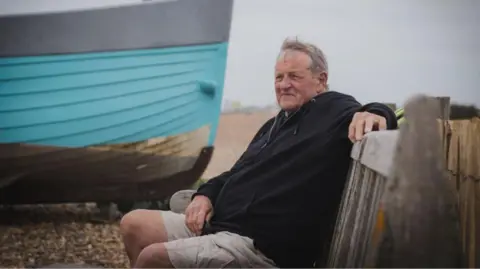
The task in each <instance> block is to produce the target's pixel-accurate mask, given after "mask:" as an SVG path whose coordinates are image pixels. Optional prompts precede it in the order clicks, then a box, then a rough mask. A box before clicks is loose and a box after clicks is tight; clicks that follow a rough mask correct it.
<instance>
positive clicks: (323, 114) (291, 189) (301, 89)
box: [120, 39, 397, 268]
mask: <svg viewBox="0 0 480 269" xmlns="http://www.w3.org/2000/svg"><path fill="white" fill-rule="evenodd" d="M327 78H328V66H327V61H326V59H325V57H324V55H323V53H322V51H321V50H320V49H318V48H317V47H316V46H314V45H311V44H308V43H304V42H301V41H298V40H288V39H287V40H286V41H285V42H284V43H283V45H282V47H281V51H280V54H279V56H278V59H277V62H276V65H275V93H276V97H277V101H278V104H279V105H280V107H281V111H280V112H279V113H278V115H277V116H276V117H274V118H272V119H270V120H268V121H267V122H266V123H265V124H264V125H263V126H262V127H261V128H260V130H259V131H258V132H257V134H256V135H255V136H254V137H253V139H252V141H251V143H250V145H249V146H248V148H247V149H246V151H245V152H244V153H243V155H242V156H241V157H240V159H239V160H238V161H237V162H236V163H235V165H234V166H233V167H232V168H231V169H230V170H229V171H226V172H224V173H223V174H221V175H219V176H217V177H215V178H212V179H210V181H208V182H207V183H205V184H203V185H202V186H200V188H199V189H198V191H197V192H196V193H195V194H194V196H193V198H192V201H191V203H190V204H189V206H188V207H187V209H186V211H185V215H183V214H176V213H173V212H170V211H153V210H152V211H150V210H135V211H132V212H130V213H128V214H127V215H125V216H124V218H123V219H122V221H121V224H120V229H121V233H122V236H123V240H124V242H125V248H126V251H127V254H128V256H129V258H130V261H131V264H132V266H134V267H135V268H145V267H162V268H171V267H175V268H182V267H185V268H186V267H197V268H198V267H215V268H224V267H296V268H298V267H311V266H312V265H313V264H314V262H315V259H316V258H318V257H319V255H326V254H327V253H325V251H324V252H322V250H323V246H324V245H325V243H326V242H327V241H328V240H330V236H331V227H332V224H333V223H334V221H335V217H336V210H337V208H338V206H339V203H340V200H341V195H342V190H343V187H344V183H345V180H346V177H347V172H348V169H349V163H350V159H349V153H350V150H351V148H352V142H354V141H356V140H360V139H362V137H363V135H364V134H365V133H367V132H370V131H373V130H377V129H394V128H397V123H396V118H395V114H394V113H393V111H392V110H390V109H389V108H388V107H387V106H385V105H382V104H379V103H371V104H368V105H365V106H362V105H361V104H359V103H358V102H357V101H356V100H355V99H354V98H353V97H351V96H349V95H345V94H342V93H338V92H334V91H329V90H328V89H327Z"/></svg>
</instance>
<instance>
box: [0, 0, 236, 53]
mask: <svg viewBox="0 0 480 269" xmlns="http://www.w3.org/2000/svg"><path fill="white" fill-rule="evenodd" d="M37 1H38V2H41V0H37ZM5 4H6V3H3V5H5ZM39 4H40V3H39ZM232 8H233V0H201V1H199V0H179V1H172V2H151V3H142V4H137V5H128V6H119V7H114V8H108V9H105V8H101V9H91V10H82V11H70V12H61V13H47V14H26V15H12V16H0V25H1V27H0V37H1V38H0V57H10V56H29V55H45V54H70V53H85V52H101V51H103V52H104V51H115V50H132V49H146V48H161V47H171V46H185V45H199V44H210V43H219V42H227V41H228V39H229V35H230V25H231V18H232ZM0 9H2V2H1V1H0Z"/></svg>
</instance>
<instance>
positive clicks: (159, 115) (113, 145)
mask: <svg viewBox="0 0 480 269" xmlns="http://www.w3.org/2000/svg"><path fill="white" fill-rule="evenodd" d="M73 2H77V3H73ZM81 2H82V1H71V2H70V4H71V5H77V6H74V7H68V4H67V3H66V2H65V3H63V2H62V3H63V4H60V3H59V2H58V1H56V2H55V1H49V0H37V1H28V0H4V1H2V2H0V10H1V11H0V25H1V27H0V36H1V37H2V38H0V204H39V203H83V202H98V203H102V202H129V201H139V200H142V201H147V200H148V201H150V200H152V201H153V200H161V199H164V198H165V197H168V196H169V195H171V194H173V193H174V192H176V191H177V190H180V189H184V188H186V187H188V186H191V185H192V184H194V183H195V182H196V181H197V180H198V179H199V178H200V176H201V175H202V173H203V171H204V170H205V168H206V166H207V165H208V163H209V160H210V157H211V155H212V152H213V143H214V141H215V136H216V131H217V127H218V122H219V117H220V110H221V100H222V95H223V84H224V77H225V70H226V62H227V51H228V44H229V36H230V24H231V18H232V9H233V0H201V1H199V0H163V1H139V0H136V1H134V0H130V2H129V3H127V4H125V3H119V4H116V5H112V4H110V6H107V5H105V4H103V5H101V4H100V2H102V1H97V2H96V4H95V6H87V7H84V6H80V5H81ZM90 2H92V1H90ZM110 2H112V1H110ZM118 2H122V1H118ZM123 2H125V0H123ZM48 4H50V5H53V6H51V7H50V9H49V8H48ZM65 5H67V7H65ZM92 5H94V4H92ZM32 6H33V7H32ZM59 6H60V7H59ZM25 7H26V8H25ZM22 8H24V9H27V10H22ZM35 8H36V9H35ZM9 11H10V12H9Z"/></svg>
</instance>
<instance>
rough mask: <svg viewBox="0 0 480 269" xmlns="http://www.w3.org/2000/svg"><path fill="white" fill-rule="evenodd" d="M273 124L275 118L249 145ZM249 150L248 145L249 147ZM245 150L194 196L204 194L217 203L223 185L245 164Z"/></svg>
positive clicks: (268, 122) (213, 202)
mask: <svg viewBox="0 0 480 269" xmlns="http://www.w3.org/2000/svg"><path fill="white" fill-rule="evenodd" d="M271 124H273V118H272V119H270V120H268V121H267V122H266V123H265V124H264V125H263V126H262V127H261V128H260V129H259V130H258V132H257V133H256V134H255V136H254V137H253V139H252V141H250V143H249V145H250V144H252V143H253V142H255V141H256V140H257V139H259V138H260V137H261V136H263V134H265V132H266V130H268V129H269V128H270V125H271ZM247 150H248V147H247ZM245 153H246V151H245V152H243V154H242V155H241V156H240V158H239V159H238V160H237V161H236V162H235V164H234V165H233V166H232V168H231V169H230V170H228V171H226V172H223V173H221V174H220V175H218V176H216V177H213V178H211V179H210V180H208V181H207V182H205V183H203V184H202V185H200V187H199V188H198V190H197V192H195V194H193V196H192V200H193V198H195V196H197V195H203V196H206V197H208V199H210V201H211V202H212V204H213V205H215V201H216V200H217V196H218V194H219V193H220V191H221V190H222V188H223V186H224V185H225V183H226V182H227V180H228V179H229V178H230V176H231V175H232V174H234V173H235V172H237V171H238V170H240V169H241V168H242V167H243V165H244V157H245Z"/></svg>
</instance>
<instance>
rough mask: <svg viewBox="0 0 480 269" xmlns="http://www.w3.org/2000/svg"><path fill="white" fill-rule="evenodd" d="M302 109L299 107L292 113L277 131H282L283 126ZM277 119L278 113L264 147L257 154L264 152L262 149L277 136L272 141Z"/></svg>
mask: <svg viewBox="0 0 480 269" xmlns="http://www.w3.org/2000/svg"><path fill="white" fill-rule="evenodd" d="M299 110H300V109H298V110H297V111H295V112H293V114H292V115H290V117H288V118H287V119H286V120H285V121H284V122H283V123H282V124H281V125H280V126H279V127H278V130H277V133H278V132H280V130H281V129H282V127H283V126H284V125H285V124H286V123H287V122H288V121H289V120H290V119H292V118H293V117H294V116H295V114H297V112H298V111H299ZM277 120H278V115H277V116H276V117H275V120H274V121H273V124H272V127H270V132H269V133H268V138H267V141H265V143H263V145H262V147H261V148H260V150H259V151H258V153H257V155H258V154H259V153H260V152H262V150H263V149H264V148H266V147H267V145H268V144H269V143H270V142H273V141H275V138H276V137H274V138H273V140H272V141H270V139H271V138H272V133H273V128H274V127H275V123H277Z"/></svg>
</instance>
